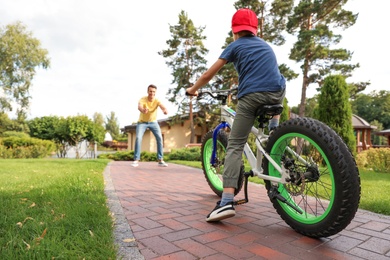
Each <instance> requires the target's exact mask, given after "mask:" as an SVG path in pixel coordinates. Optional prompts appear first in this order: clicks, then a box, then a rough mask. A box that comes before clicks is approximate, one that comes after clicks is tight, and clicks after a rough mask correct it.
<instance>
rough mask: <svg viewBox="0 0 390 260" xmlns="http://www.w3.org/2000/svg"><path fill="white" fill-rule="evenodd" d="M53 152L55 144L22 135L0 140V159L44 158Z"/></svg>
mask: <svg viewBox="0 0 390 260" xmlns="http://www.w3.org/2000/svg"><path fill="white" fill-rule="evenodd" d="M54 151H55V143H54V142H52V141H48V140H41V139H37V138H31V137H29V136H27V135H26V134H24V133H20V134H19V135H16V134H13V135H12V134H11V135H10V136H9V137H3V138H2V139H0V158H3V159H4V158H9V159H15V158H45V157H47V156H49V155H51V154H52V153H53V152H54Z"/></svg>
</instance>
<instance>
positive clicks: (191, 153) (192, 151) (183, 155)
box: [98, 147, 200, 162]
mask: <svg viewBox="0 0 390 260" xmlns="http://www.w3.org/2000/svg"><path fill="white" fill-rule="evenodd" d="M98 158H99V159H110V160H114V161H132V160H133V159H134V151H119V152H116V153H103V154H99V155H98ZM165 158H166V159H167V160H182V161H200V147H191V148H182V149H176V150H172V152H170V153H169V154H166V155H165ZM140 161H142V162H155V161H157V153H154V152H146V151H143V152H141V160H140Z"/></svg>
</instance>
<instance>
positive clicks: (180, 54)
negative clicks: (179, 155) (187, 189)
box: [158, 10, 208, 143]
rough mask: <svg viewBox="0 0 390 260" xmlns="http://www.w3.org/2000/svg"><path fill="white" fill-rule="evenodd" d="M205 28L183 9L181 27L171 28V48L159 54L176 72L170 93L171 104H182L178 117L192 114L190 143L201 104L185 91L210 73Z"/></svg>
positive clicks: (180, 15)
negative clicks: (196, 112) (189, 96)
mask: <svg viewBox="0 0 390 260" xmlns="http://www.w3.org/2000/svg"><path fill="white" fill-rule="evenodd" d="M204 28H205V27H198V28H197V27H195V25H194V23H193V22H192V20H191V19H189V17H188V15H187V13H186V12H184V11H183V10H182V11H181V12H180V14H179V22H178V24H177V25H174V26H169V30H170V32H171V39H169V40H167V41H166V43H167V45H168V47H167V49H165V50H162V51H160V52H158V54H159V55H161V56H163V57H164V58H166V59H167V61H166V62H165V63H166V64H167V65H168V67H169V68H171V70H172V73H171V75H172V77H173V80H172V84H171V85H172V86H174V87H173V88H170V89H169V90H168V93H167V96H168V100H169V102H172V103H174V104H176V105H178V114H180V115H182V114H187V113H189V118H190V129H191V136H190V143H193V142H194V138H195V127H194V124H195V123H194V119H193V111H200V110H202V108H199V107H197V106H198V104H197V103H193V102H190V101H191V100H192V97H191V98H187V97H186V96H185V90H186V89H187V88H188V87H189V86H190V85H191V83H193V82H194V81H195V80H196V79H197V78H198V77H199V76H200V75H201V74H202V73H203V72H204V71H206V63H207V60H206V59H205V55H206V54H207V53H208V50H207V49H206V48H205V47H204V45H203V40H205V39H206V37H205V36H203V35H202V33H203V30H204Z"/></svg>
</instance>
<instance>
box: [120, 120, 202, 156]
mask: <svg viewBox="0 0 390 260" xmlns="http://www.w3.org/2000/svg"><path fill="white" fill-rule="evenodd" d="M196 116H197V115H196V114H194V117H196ZM175 122H176V121H173V119H171V118H168V119H162V120H158V124H159V125H160V128H161V133H162V138H163V146H164V153H169V152H171V150H172V149H180V148H184V147H191V146H200V145H201V142H202V136H203V135H205V134H206V133H207V131H208V128H207V126H206V125H200V124H198V125H195V126H194V127H195V140H194V143H190V138H191V128H190V120H189V117H188V115H186V116H182V117H180V120H179V122H178V123H175ZM136 127H137V124H136V123H134V124H132V125H128V126H125V127H124V128H123V129H121V130H122V132H124V133H127V137H128V138H127V149H128V150H134V148H135V132H136ZM141 151H147V152H156V151H157V143H156V138H155V137H154V135H153V133H152V132H151V131H149V130H146V131H145V134H144V136H143V139H142V145H141Z"/></svg>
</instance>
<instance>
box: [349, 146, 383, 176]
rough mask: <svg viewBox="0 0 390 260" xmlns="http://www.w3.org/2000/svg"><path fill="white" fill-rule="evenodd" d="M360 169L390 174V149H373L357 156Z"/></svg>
mask: <svg viewBox="0 0 390 260" xmlns="http://www.w3.org/2000/svg"><path fill="white" fill-rule="evenodd" d="M356 163H357V165H358V167H362V168H366V169H372V170H373V171H375V172H388V173H390V148H371V149H368V150H365V151H362V152H360V153H359V154H358V155H357V156H356Z"/></svg>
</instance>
